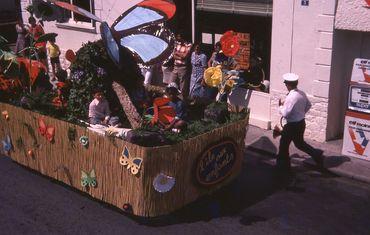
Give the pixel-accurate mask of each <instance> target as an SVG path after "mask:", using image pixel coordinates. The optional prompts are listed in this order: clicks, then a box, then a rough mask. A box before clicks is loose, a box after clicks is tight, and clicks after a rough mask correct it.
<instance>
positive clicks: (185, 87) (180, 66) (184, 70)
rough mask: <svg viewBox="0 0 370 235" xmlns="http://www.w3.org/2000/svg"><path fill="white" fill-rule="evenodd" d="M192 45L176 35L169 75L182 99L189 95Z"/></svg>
mask: <svg viewBox="0 0 370 235" xmlns="http://www.w3.org/2000/svg"><path fill="white" fill-rule="evenodd" d="M191 47H192V44H191V43H188V42H186V41H185V40H184V39H183V38H182V34H181V33H179V34H177V35H176V41H175V47H174V51H173V58H174V67H173V71H172V75H171V83H172V82H175V83H176V84H177V85H178V86H179V87H180V90H181V94H182V96H183V98H184V99H186V98H187V97H188V95H189V85H190V84H189V80H190V77H189V65H190V63H189V57H190V51H191Z"/></svg>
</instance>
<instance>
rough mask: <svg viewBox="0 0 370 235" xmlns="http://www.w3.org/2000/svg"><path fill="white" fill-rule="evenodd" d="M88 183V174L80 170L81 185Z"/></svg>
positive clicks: (84, 185)
mask: <svg viewBox="0 0 370 235" xmlns="http://www.w3.org/2000/svg"><path fill="white" fill-rule="evenodd" d="M88 184H89V182H88V174H87V173H86V172H85V171H82V170H81V186H82V187H86V186H87V185H88Z"/></svg>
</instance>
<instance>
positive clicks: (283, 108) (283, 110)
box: [279, 97, 294, 118]
mask: <svg viewBox="0 0 370 235" xmlns="http://www.w3.org/2000/svg"><path fill="white" fill-rule="evenodd" d="M293 107H294V103H293V102H292V100H290V99H289V97H287V99H286V100H285V102H283V103H282V104H281V105H280V106H279V113H280V114H281V116H283V117H284V118H287V117H289V115H290V113H291V112H292V110H293Z"/></svg>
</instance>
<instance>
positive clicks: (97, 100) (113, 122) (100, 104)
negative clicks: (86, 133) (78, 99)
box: [89, 89, 120, 126]
mask: <svg viewBox="0 0 370 235" xmlns="http://www.w3.org/2000/svg"><path fill="white" fill-rule="evenodd" d="M89 123H90V124H91V125H97V124H99V125H104V126H108V125H110V126H118V125H120V123H119V118H118V117H111V111H110V109H109V103H108V101H107V100H106V99H105V97H104V93H103V91H102V90H100V89H96V90H95V91H94V100H93V101H91V103H90V105H89Z"/></svg>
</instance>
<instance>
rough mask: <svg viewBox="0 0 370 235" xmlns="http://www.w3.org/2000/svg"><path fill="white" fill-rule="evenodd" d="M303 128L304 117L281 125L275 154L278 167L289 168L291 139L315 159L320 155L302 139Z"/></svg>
mask: <svg viewBox="0 0 370 235" xmlns="http://www.w3.org/2000/svg"><path fill="white" fill-rule="evenodd" d="M305 129H306V122H305V120H304V119H303V120H302V121H299V122H290V123H287V124H286V125H285V126H284V127H283V131H282V133H281V139H280V146H279V153H278V156H277V166H278V167H280V168H285V169H288V170H290V158H289V145H290V143H291V142H292V141H293V143H294V145H295V146H296V147H297V148H298V149H299V150H301V151H303V152H305V153H307V154H308V155H310V156H311V157H312V158H313V159H314V160H315V161H316V160H317V159H318V158H319V157H320V156H319V155H320V151H319V150H317V149H315V148H313V147H312V146H311V145H309V144H307V143H306V142H305V141H304V137H303V135H304V131H305Z"/></svg>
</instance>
